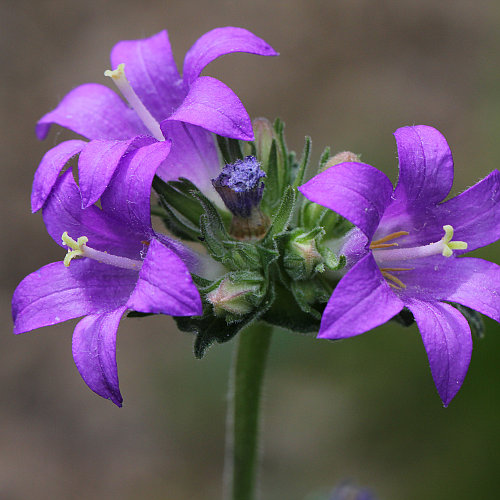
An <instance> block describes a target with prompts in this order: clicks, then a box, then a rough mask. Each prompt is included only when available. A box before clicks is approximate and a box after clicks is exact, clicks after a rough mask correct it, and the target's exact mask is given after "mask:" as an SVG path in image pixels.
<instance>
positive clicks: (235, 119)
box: [168, 76, 254, 141]
mask: <svg viewBox="0 0 500 500" xmlns="http://www.w3.org/2000/svg"><path fill="white" fill-rule="evenodd" d="M168 120H176V121H181V122H186V123H191V124H192V125H199V126H200V127H203V128H204V129H206V130H209V131H210V132H214V133H215V134H218V135H222V136H224V137H231V138H233V139H240V140H242V141H253V140H254V135H253V128H252V122H251V120H250V117H249V116H248V113H247V111H246V109H245V108H244V106H243V104H242V103H241V101H240V100H239V98H238V96H237V95H236V94H235V93H234V92H233V91H232V90H231V89H230V88H229V87H228V86H227V85H225V84H224V83H222V82H221V81H219V80H216V79H215V78H212V77H210V76H202V77H200V78H198V79H196V80H195V81H194V82H193V83H192V85H191V88H190V89H189V93H188V95H187V96H186V97H185V99H184V101H183V102H182V104H181V105H180V106H179V107H178V108H177V110H176V111H175V112H174V113H173V114H172V115H171V116H170V117H169V118H168Z"/></svg>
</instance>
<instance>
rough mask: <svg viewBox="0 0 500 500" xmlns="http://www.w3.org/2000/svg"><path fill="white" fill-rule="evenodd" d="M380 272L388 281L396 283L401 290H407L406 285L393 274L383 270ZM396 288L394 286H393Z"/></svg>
mask: <svg viewBox="0 0 500 500" xmlns="http://www.w3.org/2000/svg"><path fill="white" fill-rule="evenodd" d="M380 272H381V273H382V276H383V277H384V278H386V279H388V280H391V281H392V282H394V283H395V284H396V285H397V286H398V287H399V288H406V285H405V284H404V283H403V282H402V281H401V280H400V279H399V278H398V277H396V276H394V275H393V274H391V273H388V272H387V271H383V270H382V269H381V270H380ZM389 285H391V283H389ZM392 286H394V285H392Z"/></svg>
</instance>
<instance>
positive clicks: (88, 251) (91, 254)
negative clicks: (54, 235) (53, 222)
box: [62, 231, 142, 271]
mask: <svg viewBox="0 0 500 500" xmlns="http://www.w3.org/2000/svg"><path fill="white" fill-rule="evenodd" d="M62 241H63V245H66V246H68V247H69V248H72V250H68V253H67V254H66V257H64V265H65V266H66V267H69V265H70V263H71V261H72V260H73V259H74V258H77V257H87V258H89V259H93V260H97V261H98V262H100V263H102V264H107V265H110V266H115V267H120V268H122V269H133V270H136V271H139V270H140V269H141V267H142V261H140V260H134V259H129V258H127V257H120V256H119V255H112V254H109V253H107V252H101V251H100V250H96V249H95V248H91V247H88V246H87V242H88V241H89V239H88V238H87V237H86V236H80V238H78V240H76V241H75V240H74V239H73V238H71V237H70V236H69V235H68V233H67V232H66V231H65V232H64V233H63V235H62Z"/></svg>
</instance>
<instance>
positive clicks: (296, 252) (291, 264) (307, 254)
mask: <svg viewBox="0 0 500 500" xmlns="http://www.w3.org/2000/svg"><path fill="white" fill-rule="evenodd" d="M323 233H324V231H323V229H322V228H317V229H316V230H313V231H309V232H307V233H305V232H303V231H300V230H299V231H296V232H295V234H293V235H292V236H291V237H290V239H289V240H288V243H287V245H286V250H285V255H284V257H283V264H284V267H285V269H286V271H287V273H288V274H289V275H290V276H291V277H292V278H293V279H295V280H304V279H308V278H310V277H312V276H313V275H314V274H315V273H316V272H323V271H324V269H325V267H324V263H323V260H324V259H323V257H322V255H321V253H320V252H319V251H318V246H317V238H318V237H321V236H322V235H323Z"/></svg>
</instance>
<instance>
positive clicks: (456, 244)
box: [441, 224, 467, 257]
mask: <svg viewBox="0 0 500 500" xmlns="http://www.w3.org/2000/svg"><path fill="white" fill-rule="evenodd" d="M443 229H444V236H443V239H442V240H441V241H442V243H443V252H442V254H443V257H451V256H452V255H453V250H467V243H466V242H465V241H451V239H452V238H453V233H454V229H453V226H450V225H449V224H447V225H446V226H443Z"/></svg>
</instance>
